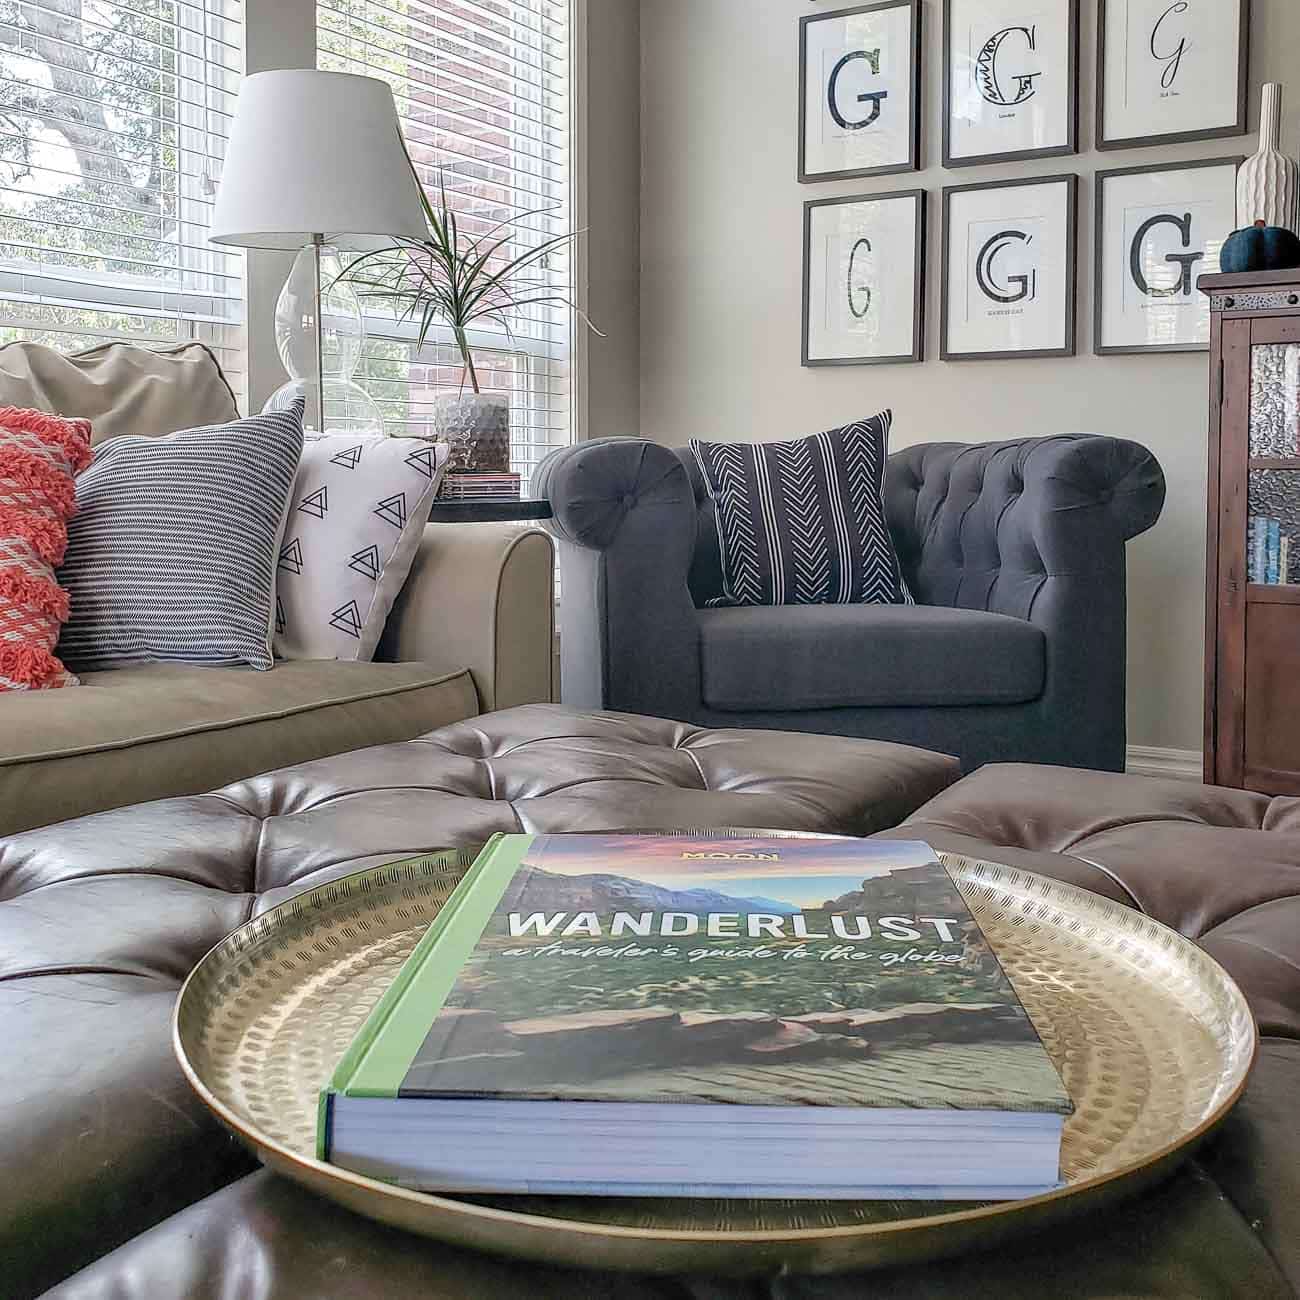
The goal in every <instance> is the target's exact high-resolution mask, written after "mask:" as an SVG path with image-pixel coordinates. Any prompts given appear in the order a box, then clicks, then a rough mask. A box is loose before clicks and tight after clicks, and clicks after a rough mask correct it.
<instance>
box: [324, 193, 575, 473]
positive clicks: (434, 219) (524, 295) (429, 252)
mask: <svg viewBox="0 0 1300 1300" xmlns="http://www.w3.org/2000/svg"><path fill="white" fill-rule="evenodd" d="M420 197H421V199H422V200H423V202H424V214H425V218H426V220H427V221H428V225H429V231H428V234H427V235H426V236H425V237H424V238H423V239H411V238H407V237H405V236H399V237H396V238H395V239H394V242H393V243H392V244H389V245H387V246H385V247H384V248H379V249H375V250H373V251H372V252H368V253H364V254H362V255H361V256H360V257H358V258H356V259H355V260H354V261H353V262H352V263H351V264H350V265H349V266H348V267H347V268H346V269H345V270H344V271H343V273H342V275H341V276H340V278H341V279H346V280H348V281H350V282H351V283H352V284H353V285H355V286H356V289H357V292H358V293H359V294H360V296H361V297H363V298H373V299H375V300H377V301H381V302H385V303H387V304H388V305H389V306H390V307H393V308H394V309H395V310H396V312H397V315H398V318H399V319H401V320H418V321H419V334H418V336H417V337H418V340H419V343H418V346H420V347H423V346H424V344H425V341H426V340H427V339H428V336H429V331H430V330H431V329H432V328H433V326H434V324H435V323H436V322H438V321H442V322H444V323H445V324H447V325H449V326H450V327H451V332H452V337H453V338H454V340H455V342H456V348H457V350H458V351H459V353H460V359H461V366H462V383H461V388H460V389H459V390H458V391H456V392H449V393H442V394H439V395H438V396H437V397H436V398H435V399H434V403H433V428H434V433H435V434H436V436H437V437H438V438H439V439H440V440H443V441H446V442H447V443H449V444H450V446H451V456H450V460H449V464H448V468H449V469H451V470H467V469H469V468H471V467H473V468H476V469H483V470H491V471H499V472H504V471H507V470H509V468H510V408H509V402H508V400H507V398H506V397H505V395H504V394H501V393H485V392H483V391H482V389H481V388H480V387H479V376H478V371H477V369H476V368H475V365H474V354H473V351H472V349H471V348H470V345H469V335H468V331H469V330H470V328H471V327H472V326H474V325H475V324H482V323H490V324H495V325H498V326H500V328H501V329H503V330H504V331H505V333H506V334H507V336H510V337H513V335H512V333H511V327H510V318H511V316H512V314H513V313H515V312H517V311H519V310H521V309H522V308H525V307H531V306H536V305H538V304H542V303H561V304H563V305H564V306H566V307H569V308H571V309H572V310H574V311H578V309H577V308H576V307H574V305H573V303H572V302H571V301H570V300H569V299H568V298H567V297H566V296H565V295H564V294H562V293H558V292H556V290H555V289H554V288H553V287H552V286H551V285H549V284H548V283H547V282H546V281H545V280H544V279H541V278H539V277H538V276H537V275H536V273H535V272H536V270H537V268H538V267H539V266H540V265H541V264H542V263H543V261H544V259H545V258H546V257H548V256H549V255H550V254H551V253H553V252H555V251H556V250H557V249H560V248H562V247H564V246H566V245H568V244H571V243H572V242H573V240H574V239H576V238H577V234H578V232H576V231H574V232H570V233H569V234H564V235H554V236H552V237H551V238H549V239H545V240H543V241H542V242H541V243H539V244H537V245H535V246H534V247H531V248H528V249H525V250H524V251H523V252H522V253H518V254H515V255H511V251H510V245H511V243H512V241H513V240H514V238H515V235H514V233H513V230H512V227H514V226H515V225H516V224H517V223H518V222H519V221H521V220H523V219H524V218H525V217H530V216H534V215H536V214H537V213H539V212H545V211H547V209H545V208H536V209H533V210H532V211H530V212H525V213H522V214H520V215H519V216H516V217H512V218H510V219H509V220H506V221H499V222H496V223H495V224H494V225H493V226H492V227H491V228H490V229H488V230H487V231H485V232H483V233H481V234H478V235H474V234H470V233H468V232H467V231H465V230H464V228H463V227H462V225H461V222H460V221H458V220H457V215H456V212H455V210H454V209H453V208H452V207H451V205H450V204H449V203H448V202H447V186H446V182H445V180H444V179H443V178H442V177H441V176H440V177H439V182H438V201H437V203H436V205H435V204H434V203H433V202H431V201H430V198H429V195H428V194H427V193H426V192H425V191H424V189H423V187H421V190H420ZM578 315H579V316H580V317H581V318H582V320H583V322H584V323H585V324H586V325H587V326H588V328H590V329H592V330H593V331H594V332H596V333H599V331H598V330H596V329H595V326H593V325H592V324H591V322H590V321H589V320H587V318H586V316H585V314H583V313H582V312H581V311H578ZM465 385H468V386H469V388H470V392H468V393H467V392H465Z"/></svg>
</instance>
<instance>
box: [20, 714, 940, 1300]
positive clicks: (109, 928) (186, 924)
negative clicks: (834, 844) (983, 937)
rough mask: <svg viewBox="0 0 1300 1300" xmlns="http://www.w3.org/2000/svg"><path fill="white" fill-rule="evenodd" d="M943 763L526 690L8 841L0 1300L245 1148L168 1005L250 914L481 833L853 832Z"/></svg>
mask: <svg viewBox="0 0 1300 1300" xmlns="http://www.w3.org/2000/svg"><path fill="white" fill-rule="evenodd" d="M957 775H958V768H957V764H956V761H955V760H953V759H950V758H947V757H945V756H943V755H940V754H932V753H928V752H926V751H924V750H919V749H912V748H908V747H905V746H902V745H892V744H887V743H883V742H876V741H864V740H849V739H841V738H834V737H824V736H804V735H797V734H792V733H789V732H763V731H715V730H706V729H702V728H699V727H693V726H687V725H685V724H681V723H675V722H664V721H660V720H657V719H654V718H641V717H635V716H632V715H629V714H615V713H580V712H576V711H573V710H567V709H563V708H559V707H554V706H549V705H534V706H530V707H526V708H520V709H512V710H508V711H505V712H501V713H495V714H488V715H485V716H483V717H477V718H474V719H472V720H470V721H467V722H462V723H457V724H455V725H453V726H450V727H444V728H442V729H440V730H438V731H434V732H431V733H430V734H428V735H427V736H424V737H422V738H420V739H417V740H412V741H407V742H404V743H401V744H394V745H385V746H380V747H378V748H374V749H366V750H360V751H357V752H355V753H352V754H341V755H338V756H336V757H333V758H325V759H319V760H316V761H314V762H310V763H305V764H302V765H301V766H298V767H292V768H287V769H285V770H283V771H279V772H272V773H268V774H266V775H264V776H259V777H255V778H253V779H252V780H248V781H243V782H240V783H239V784H237V785H232V786H228V787H226V788H225V789H224V790H220V791H218V792H216V793H215V794H210V795H197V796H193V797H186V798H177V799H166V800H160V801H158V802H156V803H150V804H141V805H138V806H136V807H134V808H121V809H117V810H115V811H112V812H106V813H99V814H96V815H94V816H91V817H84V818H80V819H78V820H76V821H71V822H64V823H63V824H61V825H58V826H51V827H46V828H44V829H40V830H34V831H28V832H24V833H23V834H21V835H16V836H14V837H12V838H10V839H8V840H3V841H0V1043H2V1044H3V1046H2V1047H0V1170H3V1171H4V1173H5V1175H6V1177H4V1178H0V1300H12V1298H13V1297H16V1296H22V1295H29V1294H33V1293H35V1292H36V1291H38V1290H39V1289H40V1288H41V1287H42V1286H48V1285H49V1284H51V1283H53V1282H55V1281H56V1280H58V1279H59V1278H61V1277H65V1276H66V1275H67V1274H69V1273H71V1272H72V1271H73V1270H75V1269H76V1268H77V1267H79V1266H80V1265H81V1264H83V1263H86V1262H88V1261H89V1260H91V1259H94V1258H95V1257H96V1256H97V1255H99V1254H102V1253H103V1252H104V1251H105V1250H106V1249H110V1248H112V1247H113V1246H115V1245H117V1244H118V1243H119V1242H121V1241H124V1240H126V1239H128V1238H129V1237H131V1236H132V1235H133V1234H134V1233H137V1232H140V1231H141V1230H142V1229H144V1228H147V1227H148V1226H149V1225H150V1224H152V1223H155V1222H157V1221H158V1220H159V1219H162V1218H164V1217H165V1216H166V1215H168V1214H170V1213H172V1212H173V1211H176V1210H179V1209H181V1208H182V1207H183V1206H186V1205H188V1204H190V1203H191V1202H193V1201H196V1200H198V1199H200V1198H201V1197H203V1196H205V1195H207V1193H209V1192H211V1191H213V1190H214V1189H216V1188H218V1187H220V1186H221V1185H222V1184H224V1183H227V1182H229V1181H230V1180H231V1179H232V1178H235V1177H237V1176H239V1175H240V1174H243V1173H245V1172H247V1171H248V1170H249V1169H251V1168H252V1167H253V1162H252V1161H251V1159H250V1158H249V1157H248V1156H247V1155H246V1154H245V1153H244V1152H243V1151H242V1150H241V1149H240V1148H239V1147H238V1146H236V1145H235V1144H234V1142H233V1141H231V1140H230V1139H229V1138H228V1137H227V1136H226V1135H225V1134H224V1133H223V1132H222V1131H221V1130H220V1129H219V1128H218V1126H217V1125H216V1124H215V1123H214V1122H213V1121H212V1120H210V1119H209V1117H208V1116H207V1114H206V1113H205V1112H204V1110H203V1109H202V1107H201V1106H200V1105H199V1104H198V1102H197V1100H196V1098H195V1097H194V1096H193V1095H192V1094H191V1092H190V1089H189V1088H188V1086H187V1085H186V1084H185V1082H184V1080H183V1079H182V1077H181V1075H180V1073H179V1070H178V1069H177V1067H176V1066H175V1064H174V1063H173V1061H172V1056H171V1046H170V1038H169V1016H170V1014H171V1008H172V1003H173V1000H174V998H175V995H176V991H177V989H178V988H179V987H180V984H181V981H182V980H184V978H185V976H186V975H187V974H188V972H189V971H190V969H191V968H192V967H193V965H194V964H195V962H197V961H198V959H199V958H200V957H201V956H202V955H203V954H204V953H205V952H206V951H207V950H208V948H210V947H211V946H212V945H213V944H214V943H216V942H217V941H218V940H219V939H220V938H221V937H222V936H223V935H225V934H227V933H228V932H229V931H230V930H232V929H233V928H235V927H236V926H238V925H241V924H242V923H243V922H244V921H246V920H247V919H248V918H249V917H250V916H251V915H253V914H254V913H255V912H256V911H258V910H260V909H262V908H265V907H268V906H271V905H273V904H275V903H277V902H279V901H281V900H282V899H283V898H285V897H287V896H288V895H289V894H291V893H292V892H294V891H295V890H299V889H302V888H305V887H307V886H310V885H314V884H319V883H320V882H322V881H323V880H327V879H329V878H331V877H332V876H337V875H342V874H345V873H347V872H349V871H355V870H358V869H360V868H362V867H365V866H370V865H373V864H376V863H379V862H383V861H387V860H391V859H393V858H395V857H400V856H403V855H409V854H413V853H418V852H422V851H424V850H426V849H430V848H434V847H438V846H452V845H463V844H474V843H479V842H481V841H482V840H485V839H486V838H487V837H488V836H489V835H491V834H492V833H493V832H495V831H511V830H519V829H527V830H577V829H586V830H597V829H612V828H618V827H664V828H677V827H690V826H728V825H731V826H741V825H743V826H765V827H779V828H785V829H792V830H821V831H827V832H837V833H841V834H848V835H862V834H868V833H870V832H871V831H875V830H879V829H881V828H883V827H886V826H889V825H892V824H893V823H895V822H897V821H898V820H899V819H900V818H902V817H905V816H906V815H907V814H908V813H909V812H911V811H912V810H913V809H915V808H917V807H919V806H920V805H921V804H922V803H924V802H925V801H926V800H927V799H929V798H930V797H931V796H932V795H934V794H937V793H938V792H939V791H940V790H942V789H943V788H944V787H945V786H947V785H948V784H949V783H950V782H952V781H954V780H955V779H956V778H957ZM16 1171H22V1176H21V1177H12V1176H10V1175H12V1174H13V1173H14V1172H16ZM221 1285H222V1286H223V1287H225V1290H224V1291H222V1292H221V1293H222V1294H226V1295H230V1296H232V1297H242V1296H244V1295H246V1294H256V1293H257V1292H256V1289H254V1290H253V1291H251V1292H249V1291H245V1290H242V1289H241V1288H240V1286H239V1285H236V1284H235V1283H233V1282H230V1283H229V1285H227V1283H221ZM143 1294H147V1295H149V1296H150V1297H159V1298H160V1300H163V1298H165V1297H167V1296H168V1295H170V1294H173V1292H172V1290H171V1288H170V1287H169V1286H164V1285H161V1284H159V1285H157V1286H156V1287H153V1288H152V1289H146V1291H145V1292H144V1293H143ZM266 1294H271V1292H269V1291H268V1292H266Z"/></svg>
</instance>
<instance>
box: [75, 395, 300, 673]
mask: <svg viewBox="0 0 1300 1300" xmlns="http://www.w3.org/2000/svg"><path fill="white" fill-rule="evenodd" d="M302 412H303V405H302V402H301V401H299V402H297V403H295V405H294V407H293V408H292V409H291V410H288V411H279V412H276V413H274V414H264V415H257V416H252V417H250V418H249V419H247V420H235V421H232V422H231V423H230V424H219V425H211V426H209V427H207V428H203V429H186V430H183V431H182V432H180V433H169V434H167V435H165V436H164V437H160V438H150V437H143V436H136V435H134V434H128V435H124V436H122V437H118V438H110V439H109V440H108V441H107V442H103V443H100V445H99V446H98V447H96V448H95V458H94V460H92V461H91V463H90V466H89V468H88V469H86V470H84V471H83V472H82V474H81V475H80V476H79V477H78V478H77V513H76V516H75V517H74V518H73V519H72V521H71V523H70V524H69V525H68V552H67V555H66V557H65V558H64V561H63V566H62V567H61V568H60V569H59V582H60V584H61V585H62V586H63V587H65V588H66V589H67V591H68V593H69V595H70V597H71V604H72V611H71V614H70V616H69V618H68V622H67V623H66V624H65V626H64V628H63V635H62V636H61V637H60V639H59V654H60V656H61V657H62V659H63V661H64V663H66V664H68V665H69V666H73V665H75V667H76V668H77V669H78V670H79V671H83V672H86V671H91V670H93V669H97V668H115V667H119V666H122V665H125V664H133V663H143V662H147V661H149V660H164V661H170V662H174V663H192V664H211V665H225V666H231V667H233V666H238V665H241V664H249V665H251V666H252V667H253V668H270V667H271V664H272V658H271V639H272V636H273V634H274V616H275V564H276V558H277V556H278V555H279V553H280V539H281V535H282V534H283V532H284V523H285V517H286V515H287V514H288V511H289V495H290V493H291V492H292V490H293V484H294V478H295V476H296V474H297V472H298V461H299V459H300V458H301V456H302V443H303V435H302Z"/></svg>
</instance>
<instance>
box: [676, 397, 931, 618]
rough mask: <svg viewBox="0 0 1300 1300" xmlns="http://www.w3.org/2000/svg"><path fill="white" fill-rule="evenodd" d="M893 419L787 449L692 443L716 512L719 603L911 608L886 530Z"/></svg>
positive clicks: (885, 414) (785, 445) (877, 419)
mask: <svg viewBox="0 0 1300 1300" xmlns="http://www.w3.org/2000/svg"><path fill="white" fill-rule="evenodd" d="M892 419H893V416H892V414H891V412H889V411H882V412H881V413H880V414H879V415H874V416H872V417H871V419H869V420H859V421H858V422H857V423H855V424H847V425H845V426H844V428H842V429H831V430H829V431H827V432H826V433H816V434H813V435H812V436H811V437H807V438H797V439H795V440H794V441H792V442H763V443H742V442H700V441H699V440H697V439H692V440H691V451H692V452H693V453H694V455H695V459H696V460H697V461H698V462H699V466H700V472H701V473H702V474H703V475H704V481H705V482H706V483H707V484H708V487H709V492H710V494H711V495H712V497H713V500H714V504H715V506H716V509H717V515H718V537H719V541H720V542H721V546H722V575H723V585H722V590H723V599H722V602H721V603H723V604H728V605H849V604H873V605H897V604H903V603H910V601H911V597H910V596H909V595H908V594H907V590H906V587H905V585H904V583H903V579H902V573H901V570H900V568H899V564H898V557H897V556H896V555H895V554H894V545H893V542H892V540H891V539H890V536H889V525H888V524H887V523H886V522H885V502H884V495H883V485H884V474H885V455H886V448H887V446H888V439H889V426H890V423H891V421H892Z"/></svg>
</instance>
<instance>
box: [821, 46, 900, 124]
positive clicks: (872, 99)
mask: <svg viewBox="0 0 1300 1300" xmlns="http://www.w3.org/2000/svg"><path fill="white" fill-rule="evenodd" d="M858 59H865V60H866V61H867V64H868V65H869V66H870V68H871V71H872V74H873V75H874V76H877V77H878V76H880V51H879V50H850V51H849V52H848V53H847V54H846V55H844V57H843V58H842V59H840V61H839V62H838V63H837V64H836V65H835V66H834V68H832V69H831V75H830V76H829V77H828V78H827V81H826V102H827V106H828V107H829V108H830V111H831V117H832V118H833V119H834V121H835V125H836V126H838V127H839V128H840V129H841V130H844V131H861V130H862V128H863V127H867V126H870V125H871V124H872V123H873V122H874V121H875V120H876V119H877V118H878V117H879V116H880V109H881V105H882V104H883V103H884V101H885V100H886V99H888V98H889V91H887V90H877V91H865V92H863V93H862V94H860V95H859V96H858V97H857V102H858V103H859V104H870V105H871V108H870V110H869V111H868V113H867V116H866V117H863V118H859V119H857V120H856V121H850V120H849V119H848V118H846V117H845V116H844V114H843V113H841V112H840V106H839V103H838V99H839V84H840V77H841V75H842V74H843V72H844V69H845V68H847V67H848V65H849V64H850V63H853V62H855V61H856V60H858Z"/></svg>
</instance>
